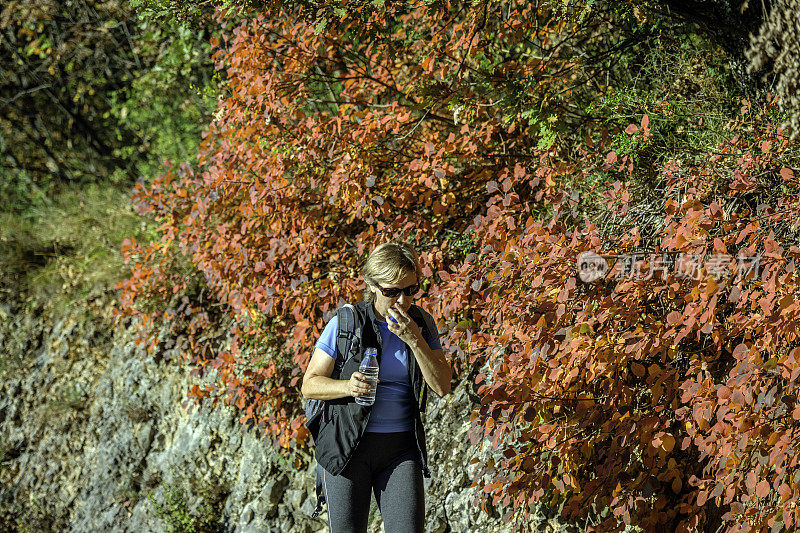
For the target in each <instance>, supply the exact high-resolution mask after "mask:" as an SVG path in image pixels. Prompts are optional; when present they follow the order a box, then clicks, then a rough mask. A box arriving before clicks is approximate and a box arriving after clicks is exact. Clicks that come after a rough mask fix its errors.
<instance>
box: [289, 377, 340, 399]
mask: <svg viewBox="0 0 800 533" xmlns="http://www.w3.org/2000/svg"><path fill="white" fill-rule="evenodd" d="M347 383H348V380H346V379H331V378H326V377H325V376H311V377H308V378H304V379H303V386H302V387H301V389H300V392H302V394H303V396H304V397H305V398H313V399H315V400H335V399H337V398H344V397H346V396H350V393H349V392H348V390H347Z"/></svg>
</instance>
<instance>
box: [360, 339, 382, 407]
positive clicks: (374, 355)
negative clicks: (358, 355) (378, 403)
mask: <svg viewBox="0 0 800 533" xmlns="http://www.w3.org/2000/svg"><path fill="white" fill-rule="evenodd" d="M358 371H359V372H361V373H362V374H364V375H365V376H366V377H367V383H368V384H369V386H370V392H368V393H367V394H364V395H363V396H358V397H357V398H356V403H357V404H358V405H372V404H373V403H375V391H376V390H377V388H378V350H377V349H376V348H367V349H366V351H365V352H364V359H363V360H362V361H361V366H360V367H359V368H358Z"/></svg>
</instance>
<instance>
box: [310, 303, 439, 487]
mask: <svg viewBox="0 0 800 533" xmlns="http://www.w3.org/2000/svg"><path fill="white" fill-rule="evenodd" d="M354 307H355V310H356V313H357V314H358V321H359V324H361V326H362V327H361V339H354V340H353V342H354V348H355V350H354V353H353V356H352V357H350V358H349V359H347V361H346V362H345V363H344V365H343V366H342V370H341V372H340V373H339V375H338V376H334V375H331V378H333V379H350V376H351V375H352V374H353V372H356V371H357V370H358V368H359V366H360V365H361V361H362V359H363V358H364V351H365V350H366V348H376V349H377V350H378V364H380V361H381V353H382V349H381V334H380V330H379V329H378V324H377V323H376V318H375V310H374V309H373V307H372V302H367V301H361V302H358V303H357V304H355V305H354ZM409 315H410V316H411V318H412V319H413V320H414V322H416V323H417V325H418V326H419V328H420V331H425V330H426V329H428V326H427V325H426V320H425V318H424V316H423V313H422V311H421V309H420V308H418V307H417V306H416V305H412V306H411V308H410V309H409ZM431 333H434V332H431ZM356 344H357V346H356ZM406 350H407V351H408V373H409V378H410V382H411V390H412V391H413V393H414V399H415V402H414V436H415V438H416V442H417V448H418V451H419V455H420V459H421V461H422V472H423V475H424V476H425V477H428V478H429V477H431V473H430V470H429V469H428V451H427V449H426V447H425V429H424V427H423V425H422V418H421V417H420V412H421V411H424V410H425V402H426V400H427V391H426V390H425V389H424V387H425V379H424V378H423V376H422V371H421V370H420V368H419V365H417V360H416V357H415V356H414V354H413V353H412V351H411V348H409V347H408V345H406ZM343 355H344V354H338V355H337V356H338V357H342V356H343ZM371 412H372V406H362V405H358V404H357V403H356V401H355V398H354V397H352V396H346V397H344V398H337V399H334V400H325V408H324V411H323V414H322V416H323V420H322V424H321V427H320V430H319V435H318V436H317V438H316V439H315V442H314V447H315V450H314V454H315V456H316V459H317V463H319V464H320V465H321V466H322V467H323V468H324V469H325V470H327V471H328V472H330V473H331V474H333V475H335V476H336V475H339V474H340V473H341V472H342V470H344V468H345V466H347V462H348V461H349V460H350V457H351V456H352V455H353V451H354V450H355V449H356V446H357V445H358V442H359V441H360V440H361V437H362V436H363V435H364V431H365V429H366V427H367V423H368V422H369V416H370V413H371Z"/></svg>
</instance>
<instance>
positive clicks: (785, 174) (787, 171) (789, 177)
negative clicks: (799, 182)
mask: <svg viewBox="0 0 800 533" xmlns="http://www.w3.org/2000/svg"><path fill="white" fill-rule="evenodd" d="M781 177H782V178H783V179H785V180H786V181H793V180H794V170H792V169H791V168H782V169H781Z"/></svg>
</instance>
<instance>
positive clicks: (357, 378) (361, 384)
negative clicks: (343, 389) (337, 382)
mask: <svg viewBox="0 0 800 533" xmlns="http://www.w3.org/2000/svg"><path fill="white" fill-rule="evenodd" d="M378 382H380V380H378ZM371 388H372V387H370V386H369V383H367V376H365V375H364V374H362V373H361V372H353V373H352V374H351V375H350V379H349V380H348V381H347V394H349V395H350V396H352V397H354V398H358V397H359V396H363V395H365V394H367V393H368V392H370V389H371Z"/></svg>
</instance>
